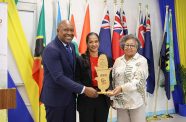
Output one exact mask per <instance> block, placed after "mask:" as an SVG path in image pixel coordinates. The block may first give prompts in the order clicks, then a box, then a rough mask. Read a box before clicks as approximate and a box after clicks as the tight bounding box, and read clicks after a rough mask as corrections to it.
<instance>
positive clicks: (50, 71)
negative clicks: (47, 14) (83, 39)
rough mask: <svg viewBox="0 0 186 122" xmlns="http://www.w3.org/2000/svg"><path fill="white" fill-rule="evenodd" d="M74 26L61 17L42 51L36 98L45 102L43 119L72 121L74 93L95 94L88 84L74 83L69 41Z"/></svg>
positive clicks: (73, 66) (73, 60) (71, 50)
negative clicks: (41, 84)
mask: <svg viewBox="0 0 186 122" xmlns="http://www.w3.org/2000/svg"><path fill="white" fill-rule="evenodd" d="M73 37H74V28H73V26H72V24H71V23H70V22H69V21H68V20H63V21H62V22H61V23H60V24H59V25H58V28H57V36H56V38H55V39H54V40H53V41H52V42H50V43H49V44H48V45H47V46H46V48H45V50H44V52H43V56H42V59H43V66H44V81H43V89H42V92H41V96H40V100H41V102H43V103H44V104H45V109H46V119H47V122H75V121H76V93H78V94H83V93H84V94H85V95H86V96H88V97H93V98H95V97H97V96H98V95H97V91H96V90H95V89H93V88H92V87H86V86H83V85H81V84H78V83H76V82H75V81H74V79H75V65H76V60H75V58H76V57H75V46H74V45H73V44H72V43H71V41H72V39H73Z"/></svg>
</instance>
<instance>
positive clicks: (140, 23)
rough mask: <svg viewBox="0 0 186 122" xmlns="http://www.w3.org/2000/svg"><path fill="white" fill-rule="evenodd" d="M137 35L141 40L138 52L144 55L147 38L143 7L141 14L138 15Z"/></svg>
mask: <svg viewBox="0 0 186 122" xmlns="http://www.w3.org/2000/svg"><path fill="white" fill-rule="evenodd" d="M136 36H137V37H138V39H139V41H140V48H139V49H138V52H139V53H140V54H141V55H143V49H144V45H145V40H144V25H143V14H142V11H141V8H140V10H139V16H138V19H137V29H136Z"/></svg>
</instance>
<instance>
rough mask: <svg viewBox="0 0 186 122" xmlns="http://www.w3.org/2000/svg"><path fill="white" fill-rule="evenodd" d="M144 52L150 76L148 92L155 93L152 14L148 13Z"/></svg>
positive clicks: (145, 25)
mask: <svg viewBox="0 0 186 122" xmlns="http://www.w3.org/2000/svg"><path fill="white" fill-rule="evenodd" d="M144 30H145V31H144V32H145V33H144V40H145V43H144V52H143V55H144V57H145V58H146V59H147V63H148V68H149V76H148V78H147V92H149V93H151V94H153V92H154V88H155V73H154V56H153V47H152V40H151V23H150V14H147V15H146V16H145V19H144Z"/></svg>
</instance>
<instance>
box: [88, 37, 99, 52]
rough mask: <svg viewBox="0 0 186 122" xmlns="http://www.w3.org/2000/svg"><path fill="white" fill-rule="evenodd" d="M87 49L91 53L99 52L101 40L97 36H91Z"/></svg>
mask: <svg viewBox="0 0 186 122" xmlns="http://www.w3.org/2000/svg"><path fill="white" fill-rule="evenodd" d="M87 47H88V50H89V52H98V48H99V39H98V37H97V36H96V35H95V34H92V35H89V37H88V42H87Z"/></svg>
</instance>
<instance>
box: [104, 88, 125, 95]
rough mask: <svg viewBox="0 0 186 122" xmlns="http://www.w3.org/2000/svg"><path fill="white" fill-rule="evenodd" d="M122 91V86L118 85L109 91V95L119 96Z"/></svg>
mask: <svg viewBox="0 0 186 122" xmlns="http://www.w3.org/2000/svg"><path fill="white" fill-rule="evenodd" d="M121 92H122V88H121V86H117V87H116V88H115V89H114V90H112V91H111V90H109V91H107V94H106V95H107V96H117V95H118V94H119V93H121Z"/></svg>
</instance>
